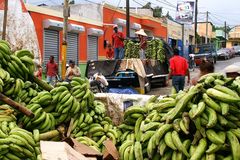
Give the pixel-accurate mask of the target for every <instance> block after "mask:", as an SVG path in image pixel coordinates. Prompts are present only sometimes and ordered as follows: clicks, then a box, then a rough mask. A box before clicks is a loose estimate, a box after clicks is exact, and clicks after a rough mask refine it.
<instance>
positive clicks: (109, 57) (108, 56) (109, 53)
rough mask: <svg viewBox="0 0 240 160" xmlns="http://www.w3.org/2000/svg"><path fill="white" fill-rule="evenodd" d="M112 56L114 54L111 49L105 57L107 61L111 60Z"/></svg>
mask: <svg viewBox="0 0 240 160" xmlns="http://www.w3.org/2000/svg"><path fill="white" fill-rule="evenodd" d="M113 55H114V52H113V50H112V49H111V50H108V51H107V54H106V57H107V59H113Z"/></svg>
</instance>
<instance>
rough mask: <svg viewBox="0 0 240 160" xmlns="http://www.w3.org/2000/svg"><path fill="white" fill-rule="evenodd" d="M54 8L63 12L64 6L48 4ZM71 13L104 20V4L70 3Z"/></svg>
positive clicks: (100, 20)
mask: <svg viewBox="0 0 240 160" xmlns="http://www.w3.org/2000/svg"><path fill="white" fill-rule="evenodd" d="M46 8H50V9H53V10H57V11H60V12H62V11H63V6H62V5H59V6H46ZM70 15H74V16H80V17H85V18H89V19H92V20H95V21H99V22H102V21H103V6H102V5H101V4H76V5H70Z"/></svg>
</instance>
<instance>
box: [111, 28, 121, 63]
mask: <svg viewBox="0 0 240 160" xmlns="http://www.w3.org/2000/svg"><path fill="white" fill-rule="evenodd" d="M113 30H114V33H113V35H112V45H113V47H114V59H123V58H124V44H123V41H124V35H123V33H122V32H119V31H118V26H117V25H114V26H113Z"/></svg>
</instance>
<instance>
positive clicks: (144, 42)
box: [140, 37, 147, 50]
mask: <svg viewBox="0 0 240 160" xmlns="http://www.w3.org/2000/svg"><path fill="white" fill-rule="evenodd" d="M140 47H141V49H143V50H145V49H146V48H147V37H141V38H140Z"/></svg>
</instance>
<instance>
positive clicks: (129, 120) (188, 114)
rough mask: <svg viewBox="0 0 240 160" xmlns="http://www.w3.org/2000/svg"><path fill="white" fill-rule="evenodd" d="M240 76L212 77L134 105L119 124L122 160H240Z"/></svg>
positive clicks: (215, 74)
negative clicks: (143, 104) (184, 88)
mask: <svg viewBox="0 0 240 160" xmlns="http://www.w3.org/2000/svg"><path fill="white" fill-rule="evenodd" d="M239 89H240V77H239V78H236V79H235V80H233V79H231V78H226V77H224V76H223V75H222V74H219V73H212V74H208V75H205V76H203V77H201V79H200V80H199V83H198V84H197V85H196V86H193V87H191V88H190V89H189V90H187V91H182V92H179V93H177V94H172V95H169V96H167V97H164V98H163V99H161V100H158V99H157V97H156V96H154V97H152V98H150V100H149V101H148V102H147V103H146V105H145V106H132V107H130V108H128V109H127V110H126V112H125V114H124V122H123V124H121V125H120V126H119V128H120V129H121V131H122V133H123V135H122V136H121V138H120V141H121V145H120V147H119V152H120V156H121V159H156V160H157V159H181V160H184V159H190V160H196V159H207V160H214V159H216V160H223V159H233V160H239V159H240V152H239V150H240V143H239V141H240V116H239V113H240V110H239V107H240V97H239V95H240V92H239V91H240V90H239Z"/></svg>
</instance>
